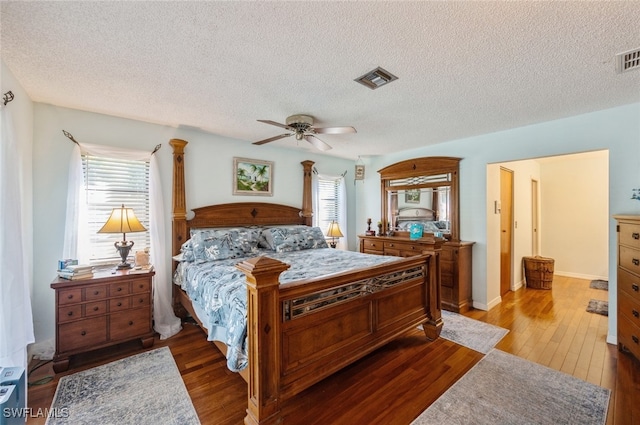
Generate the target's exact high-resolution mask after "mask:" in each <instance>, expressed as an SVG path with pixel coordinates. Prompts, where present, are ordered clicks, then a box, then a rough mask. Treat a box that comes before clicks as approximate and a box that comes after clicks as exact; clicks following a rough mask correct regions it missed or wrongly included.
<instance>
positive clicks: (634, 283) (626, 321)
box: [613, 215, 640, 359]
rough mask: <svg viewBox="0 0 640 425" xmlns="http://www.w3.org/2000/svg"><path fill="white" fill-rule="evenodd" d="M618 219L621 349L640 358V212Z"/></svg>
mask: <svg viewBox="0 0 640 425" xmlns="http://www.w3.org/2000/svg"><path fill="white" fill-rule="evenodd" d="M613 217H614V218H615V219H616V220H618V226H617V232H618V348H619V349H620V351H628V352H630V353H631V354H632V355H633V356H634V357H635V358H637V359H640V215H615V216H613Z"/></svg>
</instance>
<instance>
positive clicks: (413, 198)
mask: <svg viewBox="0 0 640 425" xmlns="http://www.w3.org/2000/svg"><path fill="white" fill-rule="evenodd" d="M404 202H405V203H407V204H419V203H420V190H418V189H410V190H406V191H405V192H404Z"/></svg>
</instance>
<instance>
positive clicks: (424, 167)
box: [378, 156, 462, 242]
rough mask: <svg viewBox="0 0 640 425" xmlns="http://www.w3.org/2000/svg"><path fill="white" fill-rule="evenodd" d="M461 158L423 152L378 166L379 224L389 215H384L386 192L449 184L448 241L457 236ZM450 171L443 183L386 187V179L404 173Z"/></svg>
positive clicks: (385, 223)
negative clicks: (413, 156) (423, 154)
mask: <svg viewBox="0 0 640 425" xmlns="http://www.w3.org/2000/svg"><path fill="white" fill-rule="evenodd" d="M461 160H462V158H454V157H451V156H427V157H422V158H414V159H408V160H405V161H400V162H396V163H395V164H391V165H389V166H387V167H385V168H383V169H381V170H378V173H380V200H381V202H380V204H381V210H380V212H381V214H380V217H381V220H380V221H382V226H383V227H382V228H383V229H388V228H389V227H388V226H389V217H388V215H387V213H388V211H389V196H388V193H389V192H392V191H397V190H407V189H417V188H420V187H437V186H450V187H451V189H450V194H449V212H450V214H451V229H450V235H451V239H450V240H451V241H456V242H457V241H459V240H460V214H459V209H458V207H459V203H460V200H459V199H460V196H459V190H458V185H459V182H458V171H459V166H460V161H461ZM447 173H450V174H451V181H450V182H446V183H445V182H443V184H441V185H438V184H435V185H434V184H429V185H414V186H412V185H407V186H394V187H390V181H392V180H397V179H405V178H408V177H418V176H430V175H437V174H447Z"/></svg>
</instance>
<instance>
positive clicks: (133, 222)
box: [98, 205, 147, 270]
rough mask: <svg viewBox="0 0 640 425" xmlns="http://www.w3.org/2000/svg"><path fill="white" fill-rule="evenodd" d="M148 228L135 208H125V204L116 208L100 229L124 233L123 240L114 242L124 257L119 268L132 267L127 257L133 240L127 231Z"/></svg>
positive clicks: (121, 256)
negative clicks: (140, 219) (139, 217)
mask: <svg viewBox="0 0 640 425" xmlns="http://www.w3.org/2000/svg"><path fill="white" fill-rule="evenodd" d="M146 230H147V229H145V227H144V226H143V225H142V223H140V221H139V220H138V218H137V217H136V215H135V214H134V213H133V208H125V207H124V205H122V206H121V207H120V208H114V209H113V211H111V215H110V216H109V219H108V220H107V222H106V223H105V224H104V226H102V228H101V229H100V230H98V233H122V241H120V242H116V243H114V244H113V245H114V246H115V247H116V249H117V250H118V252H119V253H120V258H122V262H121V263H120V264H118V269H119V270H120V269H130V268H131V264H129V263H127V257H128V256H129V251H131V247H133V241H128V240H127V233H132V232H145V231H146Z"/></svg>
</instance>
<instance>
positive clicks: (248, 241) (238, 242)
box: [191, 227, 261, 258]
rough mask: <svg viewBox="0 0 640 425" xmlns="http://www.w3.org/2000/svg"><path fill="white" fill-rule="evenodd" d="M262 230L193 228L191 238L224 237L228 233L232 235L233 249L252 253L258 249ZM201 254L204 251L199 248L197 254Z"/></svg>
mask: <svg viewBox="0 0 640 425" xmlns="http://www.w3.org/2000/svg"><path fill="white" fill-rule="evenodd" d="M260 231H261V229H259V228H257V227H233V228H229V227H225V228H209V229H191V239H192V240H194V241H196V240H197V241H202V240H204V239H208V238H222V237H224V236H226V235H231V244H232V247H231V248H232V250H235V249H240V250H242V251H243V252H244V253H246V254H251V253H255V252H257V250H258V240H259V238H260ZM201 255H202V251H200V250H199V251H198V252H197V253H196V256H201ZM229 258H235V257H229Z"/></svg>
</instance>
